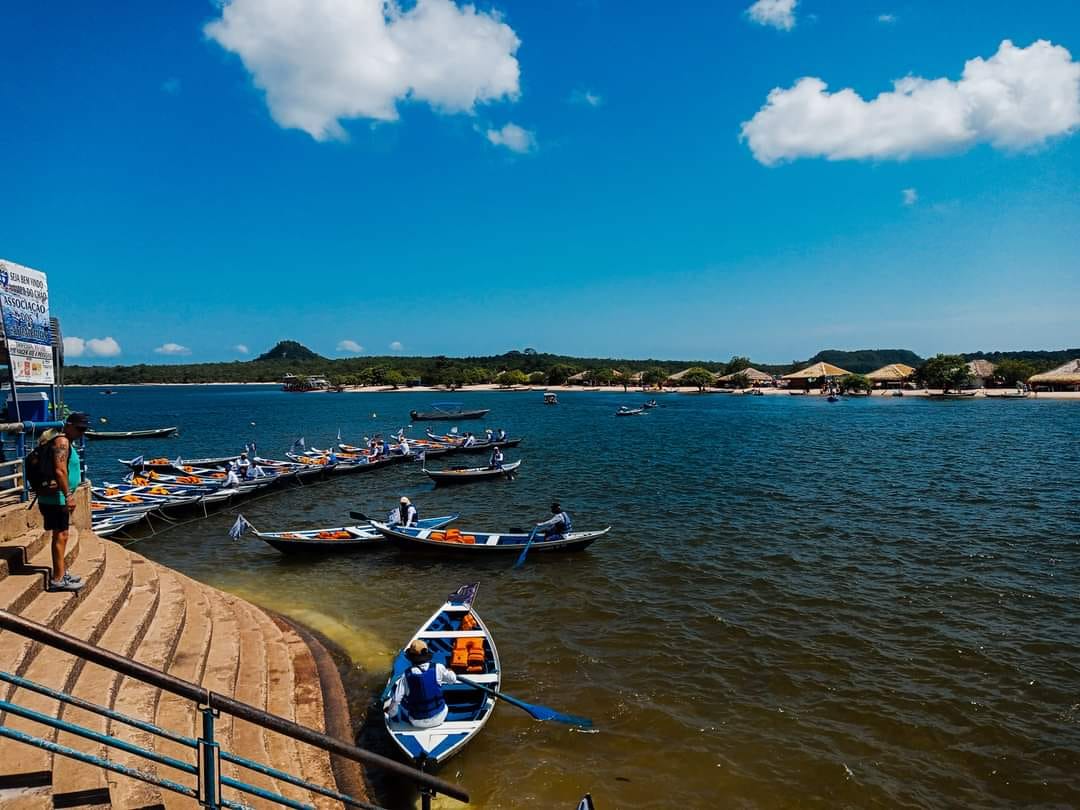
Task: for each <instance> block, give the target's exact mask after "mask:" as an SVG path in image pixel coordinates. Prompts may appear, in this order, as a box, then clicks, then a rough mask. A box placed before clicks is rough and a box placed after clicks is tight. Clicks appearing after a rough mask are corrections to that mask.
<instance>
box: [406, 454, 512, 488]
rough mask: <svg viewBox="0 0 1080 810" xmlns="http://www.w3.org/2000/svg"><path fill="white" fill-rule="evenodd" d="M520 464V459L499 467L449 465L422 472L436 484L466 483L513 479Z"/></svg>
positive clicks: (425, 469) (425, 468) (426, 469)
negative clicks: (441, 468) (493, 479)
mask: <svg viewBox="0 0 1080 810" xmlns="http://www.w3.org/2000/svg"><path fill="white" fill-rule="evenodd" d="M520 466H521V460H520V459H518V460H517V461H514V462H511V463H510V464H504V465H503V466H501V467H450V468H449V469H445V470H429V469H428V468H427V467H424V473H425V474H426V475H427V476H428V478H430V479H431V480H432V481H434V482H435V483H436V484H467V483H469V482H471V481H489V480H491V479H492V478H504V477H505V478H509V479H511V480H513V478H514V472H515V471H516V470H517V468H518V467H520Z"/></svg>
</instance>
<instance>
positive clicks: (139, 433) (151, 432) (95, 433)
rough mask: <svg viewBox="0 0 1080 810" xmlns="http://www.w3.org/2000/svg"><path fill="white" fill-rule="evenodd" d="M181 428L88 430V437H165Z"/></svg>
mask: <svg viewBox="0 0 1080 810" xmlns="http://www.w3.org/2000/svg"><path fill="white" fill-rule="evenodd" d="M178 430H180V428H178V427H164V428H150V429H148V430H88V431H86V438H88V439H164V438H165V437H167V436H172V435H173V434H174V433H176V432H177V431H178Z"/></svg>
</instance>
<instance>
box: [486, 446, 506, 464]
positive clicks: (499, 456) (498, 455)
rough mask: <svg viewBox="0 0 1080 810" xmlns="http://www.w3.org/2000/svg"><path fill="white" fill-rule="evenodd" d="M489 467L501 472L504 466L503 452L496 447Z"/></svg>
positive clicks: (492, 452)
mask: <svg viewBox="0 0 1080 810" xmlns="http://www.w3.org/2000/svg"><path fill="white" fill-rule="evenodd" d="M488 466H489V467H490V468H491V469H493V470H501V469H502V466H503V451H502V450H501V449H499V446H498V445H496V446H495V449H494V450H492V451H491V458H490V459H489V460H488Z"/></svg>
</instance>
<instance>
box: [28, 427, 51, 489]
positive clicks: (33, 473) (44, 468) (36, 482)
mask: <svg viewBox="0 0 1080 810" xmlns="http://www.w3.org/2000/svg"><path fill="white" fill-rule="evenodd" d="M56 438H57V437H55V436H54V437H53V438H52V439H50V440H49V441H47V442H44V443H43V444H39V445H37V446H35V447H34V449H33V450H31V451H30V452H29V453H27V454H26V458H25V459H24V460H23V464H24V474H25V475H26V484H27V486H29V487H30V490H31V491H32V492H33V493H34V494H35V495H49V494H51V493H53V492H56V487H55V485H56V483H57V482H56V462H55V460H54V459H53V442H54V441H56Z"/></svg>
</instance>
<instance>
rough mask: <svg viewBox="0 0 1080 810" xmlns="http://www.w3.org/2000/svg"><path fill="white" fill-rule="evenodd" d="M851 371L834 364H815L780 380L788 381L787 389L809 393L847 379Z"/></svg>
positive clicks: (786, 375)
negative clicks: (842, 378) (812, 389)
mask: <svg viewBox="0 0 1080 810" xmlns="http://www.w3.org/2000/svg"><path fill="white" fill-rule="evenodd" d="M850 373H851V372H850V371H845V370H844V369H842V368H840V367H839V366H834V365H833V364H832V363H814V365H812V366H807V367H806V368H804V369H802V370H801V371H793V372H792V373H791V374H785V375H784V376H783V377H781V378H780V379H782V380H787V387H788V388H790V389H793V390H799V389H802V390H803V391H807V390H809V389H811V388H820V387H822V386H824V385H826V384H827V383H829V382H834V381H836V380H838V379H839V378H840V377H846V376H847V375H848V374H850Z"/></svg>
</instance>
